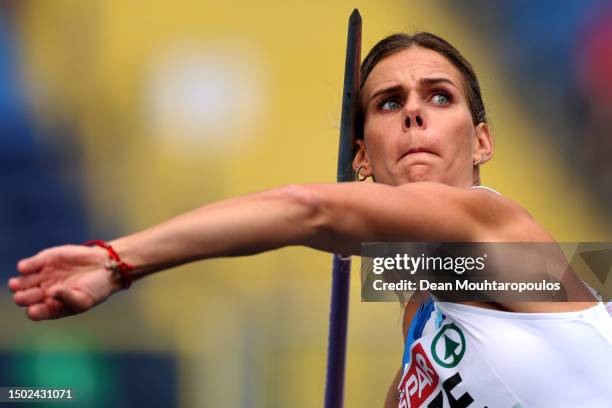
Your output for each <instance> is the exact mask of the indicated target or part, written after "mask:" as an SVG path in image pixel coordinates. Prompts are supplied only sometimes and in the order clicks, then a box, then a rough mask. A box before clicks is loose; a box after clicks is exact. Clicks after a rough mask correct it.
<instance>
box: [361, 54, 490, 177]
mask: <svg viewBox="0 0 612 408" xmlns="http://www.w3.org/2000/svg"><path fill="white" fill-rule="evenodd" d="M361 95H362V96H361V103H362V106H363V107H364V112H365V126H364V139H363V140H358V141H357V143H358V144H359V149H358V152H357V155H356V156H355V161H354V168H355V169H357V168H358V167H360V166H364V167H363V168H362V169H361V171H360V173H361V175H362V176H368V175H372V174H373V175H374V177H375V178H376V181H377V182H380V183H384V184H390V185H400V184H404V183H410V182H415V181H438V182H442V183H445V184H449V185H455V186H469V185H472V184H473V183H474V177H475V172H476V170H477V169H476V166H475V165H474V163H475V162H477V161H479V160H480V163H483V162H484V161H486V160H487V159H489V158H490V156H491V153H492V146H491V138H490V135H489V132H488V128H487V125H486V124H484V123H481V124H479V125H477V126H474V124H473V121H472V116H471V113H470V109H469V105H468V101H467V98H466V96H465V95H466V92H465V86H464V81H463V77H462V75H461V73H460V72H459V70H458V69H457V68H455V67H454V66H453V65H452V64H451V63H450V62H449V61H448V60H447V59H446V58H445V57H444V56H442V55H441V54H438V53H437V52H435V51H432V50H430V49H426V48H421V47H418V46H415V47H412V48H409V49H406V50H403V51H400V52H398V53H396V54H393V55H391V56H389V57H387V58H385V59H383V60H381V61H380V62H379V63H378V64H377V65H376V66H375V67H374V69H373V70H372V72H371V73H370V75H369V76H368V79H367V80H366V83H365V84H364V86H363V89H362V94H361Z"/></svg>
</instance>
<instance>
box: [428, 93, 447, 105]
mask: <svg viewBox="0 0 612 408" xmlns="http://www.w3.org/2000/svg"><path fill="white" fill-rule="evenodd" d="M431 100H432V101H433V102H434V103H435V104H437V105H448V104H449V103H450V102H451V97H450V95H448V94H446V93H444V92H438V93H435V94H434V95H433V96H432V97H431Z"/></svg>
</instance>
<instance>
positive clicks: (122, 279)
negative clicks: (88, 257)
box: [83, 240, 134, 290]
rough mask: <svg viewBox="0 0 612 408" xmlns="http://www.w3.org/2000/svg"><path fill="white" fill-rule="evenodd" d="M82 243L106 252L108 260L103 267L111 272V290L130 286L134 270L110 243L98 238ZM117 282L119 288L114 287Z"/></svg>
mask: <svg viewBox="0 0 612 408" xmlns="http://www.w3.org/2000/svg"><path fill="white" fill-rule="evenodd" d="M83 245H86V246H95V247H98V248H100V249H103V250H105V251H106V252H107V255H108V260H107V262H106V265H105V269H106V270H107V271H109V272H110V274H111V279H112V280H113V290H120V289H128V288H129V287H130V285H131V284H132V281H133V275H132V274H131V272H132V271H133V270H134V266H133V265H132V264H129V263H127V262H125V261H124V260H123V259H122V258H121V256H120V255H119V253H118V252H117V251H116V249H115V248H114V247H113V246H112V244H110V243H107V242H104V241H100V240H92V241H87V242H84V243H83ZM117 283H118V285H119V288H116V286H117Z"/></svg>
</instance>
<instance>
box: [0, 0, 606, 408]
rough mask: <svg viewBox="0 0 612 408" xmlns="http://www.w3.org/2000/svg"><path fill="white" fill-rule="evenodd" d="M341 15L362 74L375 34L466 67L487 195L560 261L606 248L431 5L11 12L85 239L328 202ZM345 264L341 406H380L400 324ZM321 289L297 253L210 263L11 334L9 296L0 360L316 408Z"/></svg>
mask: <svg viewBox="0 0 612 408" xmlns="http://www.w3.org/2000/svg"><path fill="white" fill-rule="evenodd" d="M355 7H357V8H359V10H360V12H361V15H362V17H363V21H364V24H363V48H362V49H363V51H362V57H363V56H365V54H366V53H367V51H368V50H369V49H370V47H371V46H372V45H373V44H374V43H376V42H377V41H378V40H380V39H381V38H383V37H384V36H386V35H388V34H391V33H394V32H398V31H408V32H413V31H417V30H425V31H431V32H434V33H436V34H439V35H441V36H442V37H444V38H446V39H448V40H449V41H450V42H451V43H452V44H454V45H455V46H456V47H457V48H458V49H459V50H460V51H462V52H463V53H464V55H465V56H466V57H467V59H468V60H469V61H471V62H472V64H473V65H474V67H475V69H476V71H477V73H478V74H479V77H480V80H481V85H482V87H483V93H484V98H485V104H486V106H487V110H488V112H489V115H490V117H491V119H492V126H493V133H494V138H495V146H496V153H495V159H494V160H493V161H492V162H490V163H488V164H487V165H485V166H484V168H483V169H482V172H483V177H482V181H483V184H484V185H486V186H490V187H492V188H495V189H496V190H498V191H500V192H501V193H502V194H504V195H506V196H509V197H512V198H513V199H515V200H516V201H518V202H519V203H521V204H523V205H524V206H525V207H526V208H527V209H528V210H529V211H530V212H531V213H532V214H533V216H534V217H535V218H536V219H537V220H539V221H540V222H542V223H543V224H544V225H545V226H546V227H547V228H548V229H549V230H550V231H551V232H552V233H553V234H554V235H555V236H556V237H557V239H559V240H561V241H580V240H583V241H589V240H591V241H597V240H606V239H607V240H610V234H609V232H608V231H610V229H609V227H608V224H607V221H606V218H605V217H604V215H605V214H604V208H603V206H602V205H598V203H597V201H596V200H594V199H593V198H592V196H591V195H590V194H589V193H588V191H587V189H586V187H585V186H583V185H582V184H581V183H580V182H579V181H578V179H577V178H576V177H575V175H574V174H573V173H572V169H571V168H568V166H566V165H565V164H564V161H563V159H562V158H561V157H560V156H559V155H558V154H557V153H556V152H555V150H554V149H550V148H549V146H548V145H547V142H546V139H545V138H542V137H538V135H539V134H540V133H541V132H544V131H545V130H544V129H543V128H542V126H541V125H542V124H541V123H539V122H538V121H537V120H533V118H530V117H529V115H528V112H526V111H525V109H526V108H525V106H524V104H523V103H522V101H521V100H518V99H516V98H510V97H508V95H510V93H511V92H510V90H509V87H510V85H509V84H508V83H507V82H506V81H505V78H504V75H503V71H502V70H501V68H502V67H500V66H498V65H496V60H495V59H494V58H492V57H491V56H490V55H488V54H487V52H486V47H485V45H486V41H487V39H486V38H482V36H477V35H476V34H475V33H474V31H473V30H471V27H469V26H466V25H465V24H464V22H463V20H461V18H459V17H457V16H455V15H453V13H452V11H451V10H450V9H449V7H447V6H446V5H445V3H443V2H437V1H434V2H417V1H410V2H408V1H401V2H400V1H389V0H383V1H376V2H374V1H353V2H348V1H334V2H323V1H309V2H306V1H284V2H280V1H263V2H262V1H260V2H247V1H237V2H218V1H215V2H213V1H189V0H176V1H173V2H168V1H159V0H149V1H131V2H126V1H120V0H90V1H80V0H60V1H53V2H51V1H27V2H23V5H21V6H19V12H18V14H17V15H18V18H19V21H18V24H19V25H18V27H19V34H20V35H21V38H22V58H23V61H24V69H25V71H24V72H25V77H26V78H27V83H28V84H29V92H30V94H31V95H32V101H33V103H34V109H35V111H34V112H35V114H34V118H35V120H36V121H37V122H39V123H41V124H42V125H41V126H43V127H45V126H48V127H53V126H57V124H62V126H68V127H70V128H71V129H73V130H74V132H72V133H68V134H66V135H64V136H62V135H61V134H59V135H58V134H57V133H50V134H45V133H41V137H42V138H43V139H45V140H42V141H41V143H46V144H51V145H56V146H60V148H61V146H68V145H71V146H76V149H77V151H78V156H79V157H80V160H81V162H82V163H81V169H82V171H83V173H82V174H81V177H82V181H83V185H82V188H83V192H84V197H83V199H84V200H85V202H86V212H87V217H88V221H89V222H90V223H91V228H92V231H108V230H109V226H112V228H110V230H111V231H114V232H116V233H117V234H123V233H128V232H131V231H135V230H138V229H142V228H145V227H147V226H150V225H153V224H155V223H157V222H160V221H162V220H164V219H167V218H169V217H171V216H173V215H175V214H178V213H181V212H184V211H186V210H188V209H191V208H195V207H197V206H200V205H202V204H205V203H208V202H211V201H216V200H220V199H223V198H227V197H231V196H236V195H240V194H243V193H247V192H252V191H256V190H261V189H268V188H273V187H277V186H281V185H285V184H292V183H310V182H334V179H335V170H336V159H337V145H338V132H339V123H340V108H341V93H342V75H343V72H342V71H343V66H344V57H345V47H346V30H347V20H348V16H349V15H350V13H351V11H352V10H353V8H355ZM92 238H93V237H92ZM104 238H105V239H110V238H113V237H104ZM353 264H354V268H353V282H352V287H351V305H350V321H349V337H348V356H347V361H348V364H347V376H346V392H345V395H346V406H347V407H371V406H381V405H382V401H383V400H384V397H385V394H386V391H387V388H388V385H389V384H390V382H391V379H392V377H393V376H394V374H395V372H396V370H397V369H398V368H399V366H400V360H401V356H402V351H403V341H402V335H401V309H400V306H399V304H396V303H388V304H377V303H361V302H360V287H359V275H358V267H359V261H358V259H357V260H355V261H354V262H353ZM330 271H331V255H329V254H325V253H319V252H315V251H312V250H307V249H303V248H286V249H282V250H278V251H274V252H271V253H266V254H262V255H258V256H253V257H248V258H239V259H222V260H213V261H206V262H202V263H197V264H193V265H189V266H185V267H181V268H177V269H176V270H172V271H167V272H163V273H160V274H158V275H156V276H153V277H150V278H148V279H145V280H144V281H140V282H138V283H137V284H135V286H134V287H133V288H132V289H131V290H130V291H128V292H125V293H122V294H120V295H118V296H117V297H116V298H114V299H112V300H111V301H109V302H108V303H107V304H105V305H103V306H101V307H99V308H98V309H96V310H95V311H93V312H91V313H88V314H86V315H82V316H79V317H75V318H70V319H66V320H63V321H51V322H44V323H32V322H29V321H27V320H26V319H25V318H24V316H23V314H22V311H21V310H19V309H18V308H17V307H15V306H14V305H12V304H11V301H10V297H9V295H8V294H7V295H6V296H2V297H0V302H1V304H2V307H0V317H1V318H2V320H3V321H4V322H6V324H8V326H6V327H10V328H11V329H10V331H8V330H7V331H5V332H3V333H2V334H1V335H0V336H1V337H0V347H1V348H2V349H3V350H8V351H11V350H18V349H20V348H23V347H25V345H26V344H27V345H28V347H34V348H36V347H40V348H44V347H51V346H49V345H48V344H53V346H52V347H60V348H61V347H62V345H64V347H65V348H66V349H67V350H72V349H73V348H77V347H85V348H86V349H87V350H101V351H109V350H110V351H123V352H125V351H127V352H138V351H147V352H152V353H170V354H172V355H175V356H177V361H178V383H177V398H178V400H177V401H176V403H177V406H180V407H286V406H292V407H315V406H320V405H321V404H322V401H323V388H324V379H325V356H326V347H327V329H328V313H329V296H330V284H331V274H330ZM46 339H55V340H54V341H53V342H51V341H50V340H49V341H47V340H46ZM75 339H76V340H75ZM78 339H87V340H82V341H81V340H78ZM74 344H81V345H80V346H76V345H74ZM83 344H84V345H83ZM0 385H3V384H0Z"/></svg>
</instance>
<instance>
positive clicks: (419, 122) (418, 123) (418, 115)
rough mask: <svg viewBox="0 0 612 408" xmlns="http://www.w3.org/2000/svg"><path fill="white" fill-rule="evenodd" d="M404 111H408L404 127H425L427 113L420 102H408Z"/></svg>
mask: <svg viewBox="0 0 612 408" xmlns="http://www.w3.org/2000/svg"><path fill="white" fill-rule="evenodd" d="M404 111H405V113H406V119H405V120H404V127H405V128H406V129H410V128H411V127H412V128H417V129H425V127H426V123H425V115H424V112H423V111H422V110H421V107H420V106H419V104H418V103H416V102H410V103H407V104H406V106H405V107H404Z"/></svg>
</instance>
